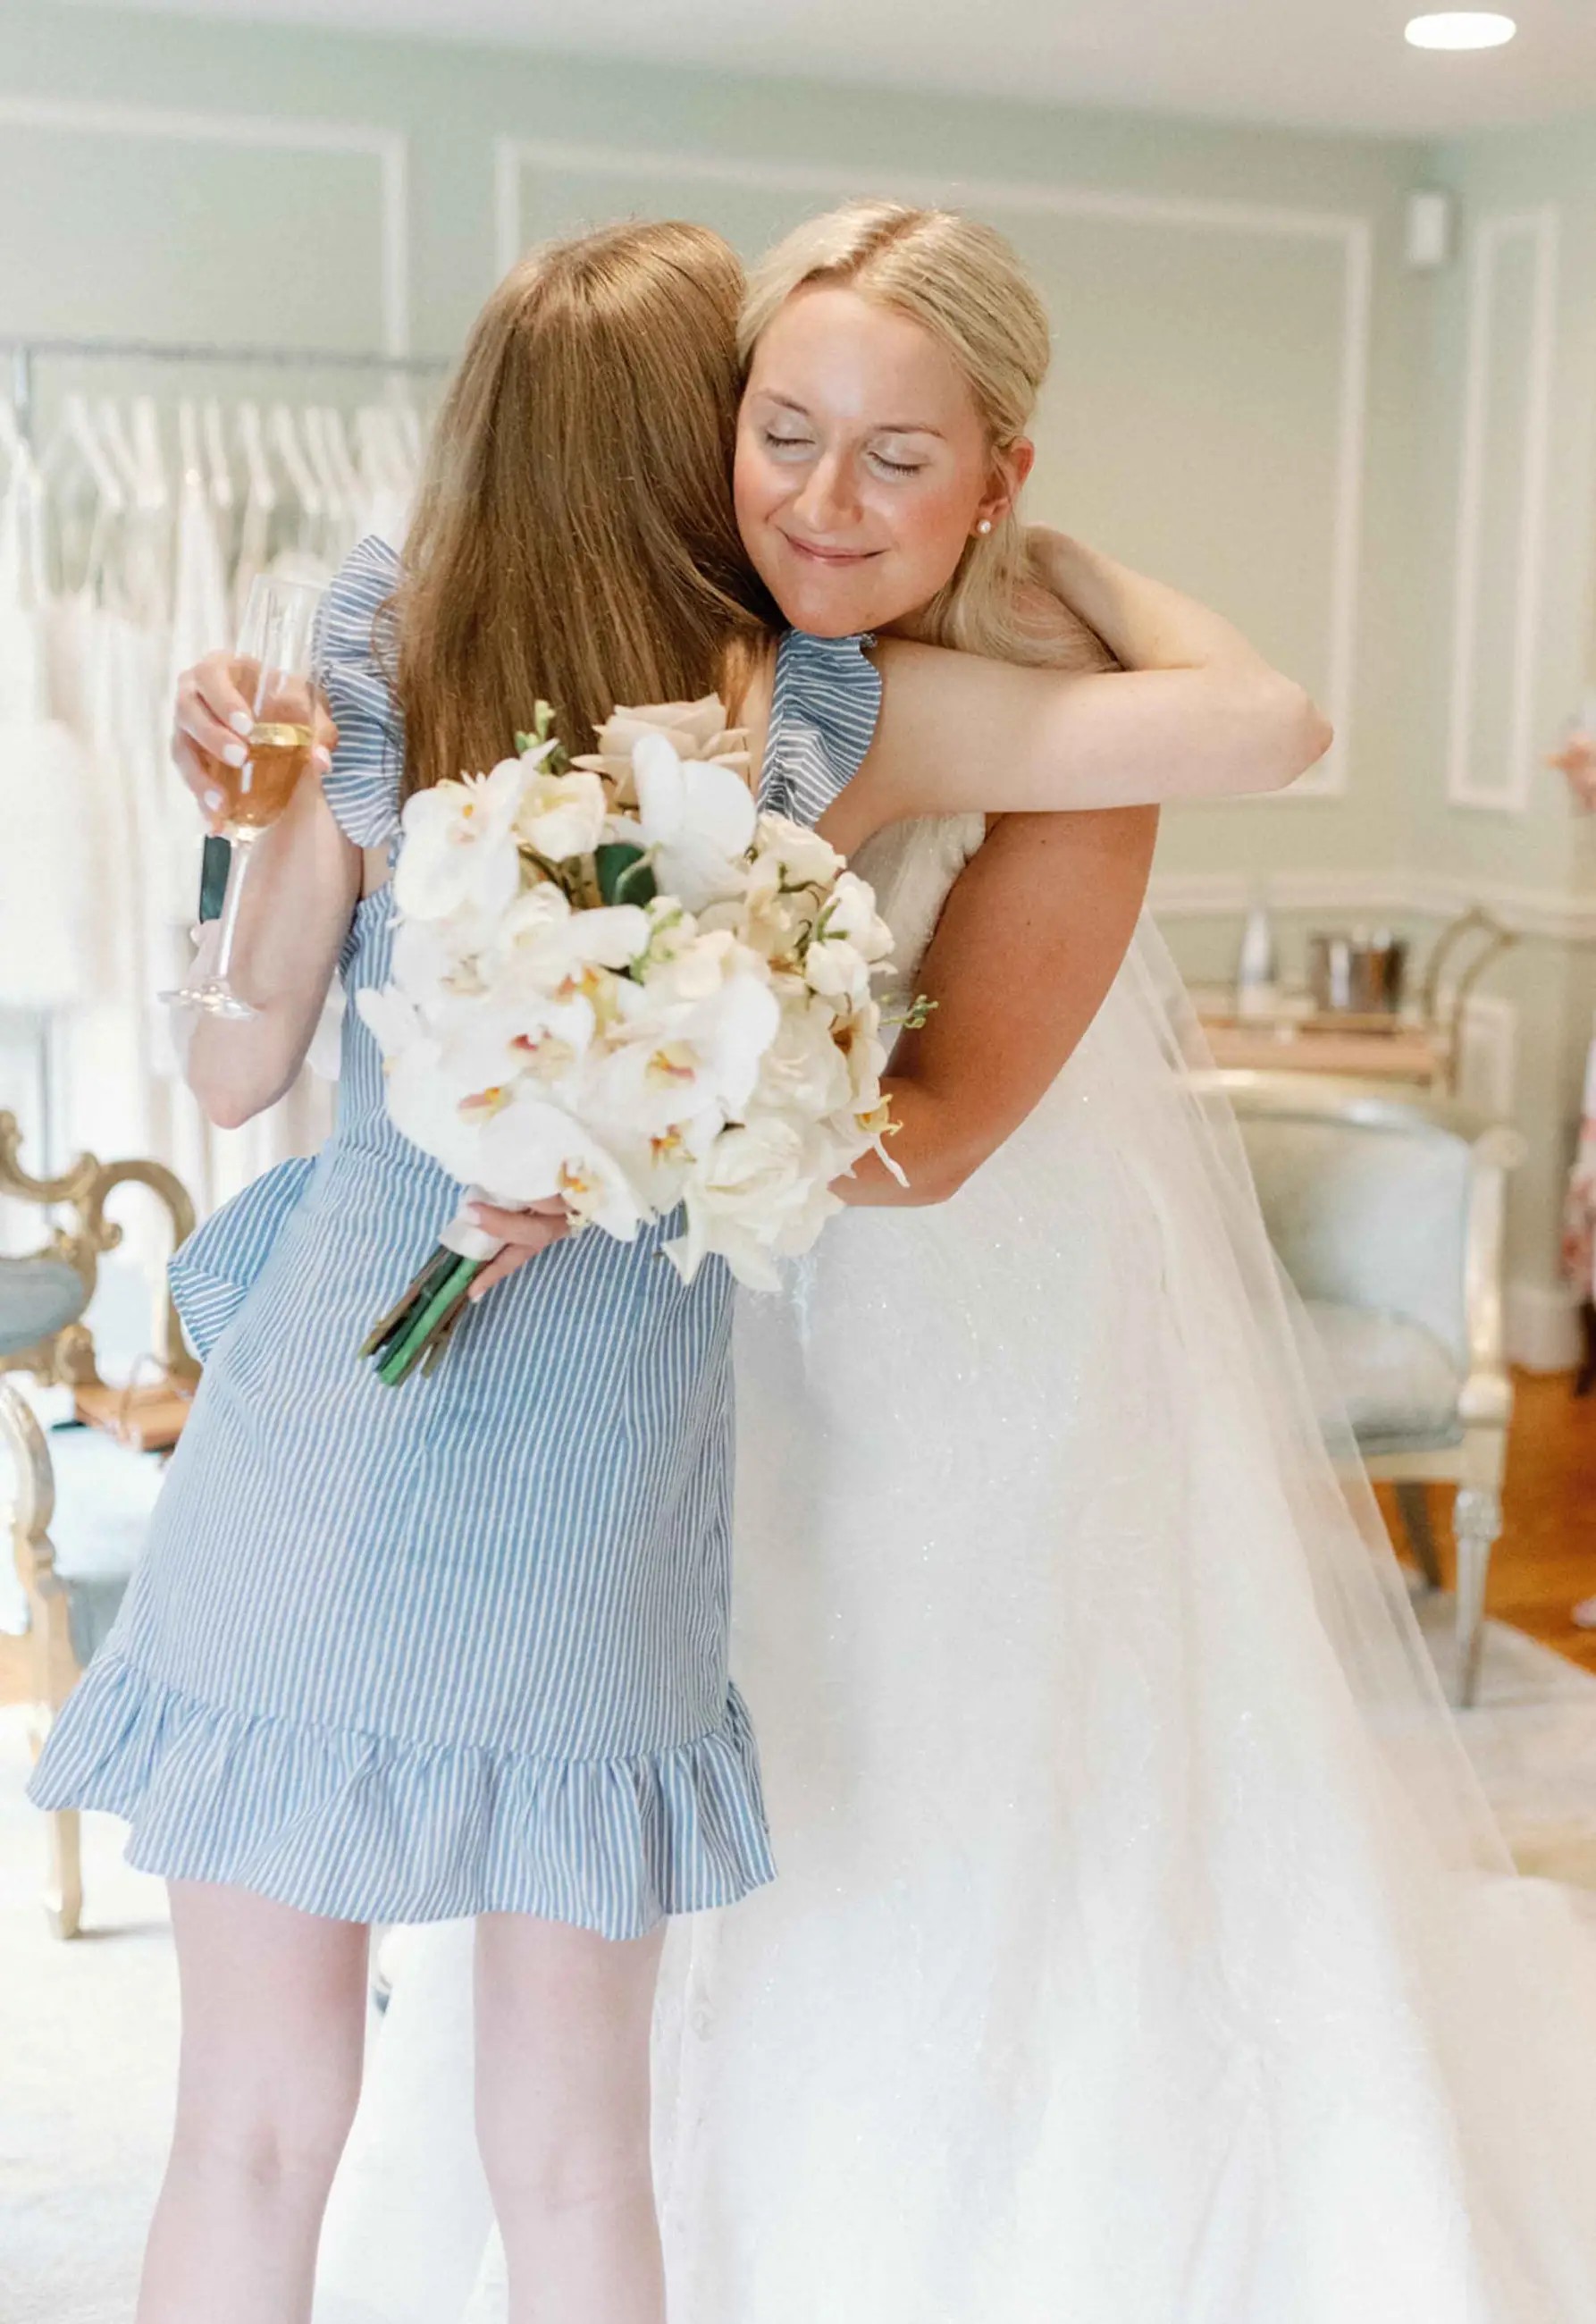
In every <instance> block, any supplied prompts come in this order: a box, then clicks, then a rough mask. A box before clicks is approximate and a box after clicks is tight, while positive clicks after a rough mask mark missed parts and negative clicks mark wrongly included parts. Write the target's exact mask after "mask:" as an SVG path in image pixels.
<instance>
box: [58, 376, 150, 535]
mask: <svg viewBox="0 0 1596 2324" xmlns="http://www.w3.org/2000/svg"><path fill="white" fill-rule="evenodd" d="M63 444H69V445H70V446H71V447H72V449H73V450H74V451H75V452H76V453H77V454H78V458H79V459H80V460H81V461H82V462H83V465H84V466H85V467H86V468H87V470H88V473H89V475H90V476H91V477H92V478H93V479H94V487H95V490H96V493H98V494H99V496H100V500H101V502H102V503H103V505H104V506H105V508H107V509H109V510H110V512H111V513H112V514H113V515H114V516H122V515H124V513H125V512H126V509H127V497H128V496H127V493H126V491H125V489H124V484H123V480H122V477H121V475H120V474H119V472H118V470H117V466H116V464H115V461H114V460H113V458H112V457H111V455H110V453H109V452H108V451H107V450H106V448H105V443H104V442H103V440H102V438H101V436H100V432H99V429H97V428H96V425H95V422H94V418H93V415H92V413H91V412H90V410H89V408H88V398H87V396H86V395H85V394H84V393H83V392H82V391H81V389H78V388H73V389H72V390H71V391H70V392H69V393H68V394H67V395H66V396H65V397H63V399H62V401H61V423H60V433H59V434H58V435H57V436H56V437H55V438H54V439H53V440H52V441H51V443H50V446H49V447H48V448H47V449H46V451H45V454H44V457H43V459H42V461H41V464H40V465H41V468H42V469H46V470H48V469H52V468H54V467H55V466H56V465H57V461H58V458H59V456H60V447H61V446H62V445H63Z"/></svg>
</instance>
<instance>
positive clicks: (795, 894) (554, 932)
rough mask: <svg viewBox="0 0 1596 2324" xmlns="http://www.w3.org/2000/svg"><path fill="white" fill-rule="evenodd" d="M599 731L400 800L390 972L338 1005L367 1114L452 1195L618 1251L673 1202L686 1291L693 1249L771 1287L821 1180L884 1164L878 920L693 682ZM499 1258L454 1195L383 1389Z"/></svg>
mask: <svg viewBox="0 0 1596 2324" xmlns="http://www.w3.org/2000/svg"><path fill="white" fill-rule="evenodd" d="M598 741H599V747H598V750H597V751H596V752H592V753H590V754H588V755H587V756H584V757H581V758H577V759H572V758H570V757H569V756H568V755H567V753H566V752H565V750H564V746H563V745H562V743H561V742H560V741H559V740H558V738H557V736H556V735H555V733H554V714H553V713H552V712H551V711H550V710H549V708H548V706H547V705H546V704H542V703H540V704H539V705H538V706H537V721H536V726H535V731H534V732H533V733H531V734H522V735H518V737H517V748H518V756H517V757H515V758H510V759H506V760H503V761H501V762H500V764H499V765H498V766H496V767H495V768H494V769H493V770H492V771H491V773H490V774H486V775H482V776H466V777H464V778H463V779H462V780H460V781H459V782H442V783H438V784H436V785H435V786H434V787H432V788H429V789H427V790H424V791H419V792H417V794H416V795H415V796H414V797H413V798H411V799H410V800H409V802H408V805H407V806H406V808H405V811H404V819H403V820H404V844H403V846H402V848H401V850H400V853H399V862H398V866H397V868H396V871H395V873H394V902H395V907H396V918H397V925H396V927H395V933H394V945H393V955H392V969H391V978H390V982H389V983H388V984H387V985H385V986H384V987H383V988H382V989H381V991H375V990H373V991H363V992H362V993H361V994H360V996H359V1000H358V1003H357V1005H358V1007H359V1009H360V1011H361V1014H362V1017H363V1018H364V1019H365V1021H366V1023H367V1024H368V1025H369V1026H370V1027H371V1030H372V1032H373V1033H374V1034H375V1035H376V1037H377V1040H378V1044H379V1046H380V1047H381V1050H382V1053H383V1057H384V1061H385V1073H386V1091H387V1103H388V1111H389V1114H390V1119H391V1120H392V1121H393V1122H394V1124H395V1126H396V1127H397V1128H398V1129H399V1130H400V1131H402V1132H403V1134H404V1135H405V1136H406V1137H407V1138H408V1139H410V1140H411V1141H412V1142H413V1143H414V1144H415V1145H417V1146H418V1147H419V1148H421V1149H422V1150H423V1151H424V1152H425V1153H427V1154H429V1155H430V1156H431V1157H433V1159H434V1160H435V1161H436V1162H438V1163H440V1164H441V1165H442V1167H444V1169H445V1171H447V1172H448V1174H449V1176H451V1177H453V1178H454V1179H457V1180H459V1181H460V1182H461V1183H462V1184H463V1185H464V1186H465V1187H466V1188H467V1189H468V1199H470V1200H474V1201H479V1202H487V1203H491V1204H493V1205H496V1206H498V1207H501V1208H508V1209H514V1208H516V1207H518V1206H520V1205H524V1204H526V1203H534V1202H541V1201H544V1200H546V1199H547V1198H549V1197H560V1196H563V1197H564V1202H565V1204H566V1207H567V1210H568V1212H569V1213H570V1215H571V1219H572V1222H573V1227H574V1228H577V1229H584V1228H596V1229H598V1230H600V1231H602V1232H604V1233H606V1234H610V1235H614V1236H616V1237H617V1238H619V1240H622V1241H630V1240H633V1239H634V1238H635V1237H636V1236H637V1232H638V1231H639V1229H640V1228H641V1227H642V1226H643V1225H644V1224H645V1222H652V1221H656V1220H660V1219H663V1218H665V1217H667V1216H669V1215H670V1214H671V1213H674V1212H675V1211H677V1210H680V1211H681V1213H682V1214H683V1231H682V1232H681V1234H680V1235H679V1236H677V1237H676V1238H675V1239H674V1240H672V1241H670V1242H667V1243H666V1244H665V1246H664V1248H665V1253H666V1255H667V1256H668V1257H669V1258H670V1259H672V1260H673V1261H674V1264H675V1265H676V1267H677V1268H679V1269H680V1271H681V1273H682V1275H683V1278H684V1279H685V1280H687V1281H689V1282H691V1280H692V1279H693V1275H694V1274H695V1273H696V1271H697V1269H698V1268H699V1267H700V1265H701V1264H702V1261H703V1260H704V1259H705V1258H706V1257H708V1256H709V1255H710V1254H711V1253H714V1254H718V1255H719V1256H720V1258H722V1259H724V1260H725V1261H726V1262H727V1264H728V1265H729V1267H730V1268H731V1270H732V1272H733V1274H734V1275H736V1276H737V1277H738V1279H739V1280H740V1281H742V1282H744V1283H748V1284H751V1285H754V1286H757V1287H760V1288H769V1287H772V1286H775V1283H776V1280H777V1276H776V1270H775V1260H776V1259H777V1258H778V1257H781V1256H784V1255H790V1254H793V1253H796V1252H799V1251H803V1250H807V1249H808V1247H809V1246H810V1244H811V1243H812V1242H813V1240H814V1239H815V1237H816V1236H817V1235H818V1234H819V1232H820V1230H821V1226H822V1225H823V1224H824V1222H825V1221H826V1219H827V1218H828V1217H830V1214H831V1213H833V1212H834V1211H835V1210H837V1209H838V1208H839V1207H840V1204H839V1197H838V1196H837V1195H836V1194H834V1193H833V1192H832V1191H831V1184H832V1181H833V1180H834V1179H835V1178H837V1177H839V1176H841V1175H843V1174H845V1173H846V1172H848V1171H849V1170H850V1169H851V1168H852V1167H853V1165H854V1164H855V1163H856V1162H857V1161H858V1158H859V1157H860V1156H861V1155H863V1154H865V1153H867V1152H868V1151H870V1150H872V1149H874V1150H875V1151H876V1152H877V1153H878V1154H880V1155H881V1156H882V1158H883V1159H884V1160H887V1157H886V1154H885V1147H884V1145H883V1142H882V1141H883V1139H884V1138H885V1136H886V1135H887V1134H888V1132H889V1131H890V1129H891V1127H892V1125H891V1121H890V1118H889V1111H888V1108H887V1106H886V1105H885V1103H884V1102H883V1098H882V1092H881V1073H882V1069H883V1067H884V1065H885V1058H886V1052H885V1047H884V1046H883V1043H882V1039H881V1029H882V1026H881V1011H880V1008H879V1005H878V1003H877V1002H876V999H875V998H874V995H873V991H872V985H873V982H874V980H875V979H876V976H877V975H878V974H880V973H883V972H884V971H885V967H886V964H887V961H888V956H889V954H890V952H891V948H892V937H891V933H890V931H889V930H888V928H887V927H886V926H885V923H884V922H883V921H882V919H881V918H880V917H879V915H878V914H877V912H876V899H875V897H874V895H873V893H872V891H871V890H870V889H869V888H868V886H867V884H866V883H865V882H864V881H862V880H859V879H858V878H856V877H855V876H854V874H853V873H852V872H850V871H848V870H847V869H846V867H845V865H844V863H843V860H842V858H841V857H840V856H839V855H838V854H837V853H836V852H835V851H834V850H833V849H832V848H830V847H829V846H828V845H827V844H826V843H825V841H824V840H822V839H821V838H819V837H818V836H817V835H815V833H813V832H812V831H809V830H807V829H805V828H804V827H803V825H799V824H795V823H793V822H791V821H789V820H788V819H787V818H786V817H785V816H777V815H767V814H761V813H760V812H759V811H758V809H757V807H756V804H755V801H754V798H753V795H752V791H751V788H750V785H749V775H748V751H747V747H746V738H745V737H744V736H743V735H742V734H740V733H733V732H729V731H728V730H727V726H726V713H725V709H724V707H723V705H721V704H720V702H719V701H718V700H716V699H715V698H714V697H712V696H711V697H709V698H706V699H705V700H704V701H702V702H697V703H691V704H680V705H666V706H665V707H663V708H659V709H648V710H617V711H616V712H615V713H614V714H613V715H612V716H611V718H610V720H609V722H608V724H606V725H605V727H604V728H603V729H602V731H601V733H600V735H599V738H598ZM912 1021H913V1019H912ZM888 1167H889V1168H890V1167H893V1166H892V1164H891V1163H890V1161H888ZM895 1175H898V1176H901V1173H896V1174H895ZM500 1247H501V1246H500V1244H499V1243H498V1242H497V1241H496V1240H494V1239H493V1238H492V1237H491V1236H489V1235H487V1234H486V1233H484V1231H482V1229H481V1228H479V1227H477V1226H475V1225H473V1224H472V1222H470V1220H469V1219H468V1218H467V1217H466V1216H465V1215H464V1213H463V1211H462V1213H461V1214H460V1215H458V1216H457V1217H456V1218H455V1219H454V1220H453V1221H452V1222H450V1223H449V1224H448V1225H447V1226H446V1227H445V1229H444V1231H443V1233H442V1236H441V1239H440V1241H439V1245H438V1248H437V1250H436V1251H435V1252H434V1254H433V1257H432V1258H431V1259H429V1260H428V1262H427V1266H426V1267H424V1268H422V1270H421V1271H420V1273H419V1274H418V1275H417V1277H416V1279H415V1281H414V1282H413V1283H412V1284H411V1285H410V1286H409V1288H408V1290H407V1291H406V1293H405V1295H404V1297H403V1298H402V1299H401V1300H400V1301H399V1304H398V1305H397V1306H395V1307H394V1308H393V1309H392V1310H391V1311H390V1314H387V1315H385V1316H384V1317H383V1318H382V1319H381V1322H380V1323H378V1324H377V1326H376V1328H375V1329H374V1330H373V1332H372V1333H371V1336H370V1338H369V1339H368V1340H367V1342H366V1344H365V1347H364V1348H363V1349H362V1355H366V1356H371V1357H372V1358H374V1360H375V1362H376V1367H377V1370H378V1374H379V1377H380V1378H381V1379H383V1380H385V1381H388V1382H389V1383H390V1384H393V1385H397V1384H398V1383H399V1381H401V1380H403V1379H407V1378H408V1376H409V1374H410V1372H411V1371H412V1370H413V1369H415V1367H416V1365H417V1363H420V1362H423V1361H425V1362H426V1364H427V1369H431V1368H432V1366H433V1364H435V1363H436V1361H437V1360H438V1358H439V1356H440V1355H441V1354H442V1352H443V1349H444V1347H445V1345H446V1344H447V1341H448V1337H449V1333H451V1331H452V1330H453V1328H454V1323H455V1322H456V1320H457V1319H458V1317H459V1315H460V1314H461V1312H462V1308H463V1303H464V1301H465V1298H466V1295H467V1293H468V1291H469V1289H470V1286H471V1284H472V1280H473V1278H474V1277H475V1276H476V1275H477V1274H478V1273H479V1272H480V1270H481V1268H482V1267H484V1266H485V1265H486V1264H487V1262H488V1260H489V1259H491V1257H492V1256H493V1255H494V1253H495V1252H496V1251H497V1250H499V1249H500Z"/></svg>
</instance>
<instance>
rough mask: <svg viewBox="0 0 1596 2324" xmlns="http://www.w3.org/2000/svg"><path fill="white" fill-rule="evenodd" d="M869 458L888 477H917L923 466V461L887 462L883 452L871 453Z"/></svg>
mask: <svg viewBox="0 0 1596 2324" xmlns="http://www.w3.org/2000/svg"><path fill="white" fill-rule="evenodd" d="M870 457H871V459H872V460H873V461H874V462H875V464H876V467H878V468H883V469H885V472H886V474H887V475H889V476H917V475H919V474H920V472H921V470H922V468H923V467H924V466H925V462H924V461H923V460H889V459H888V458H887V457H886V454H885V452H872V453H871V455H870Z"/></svg>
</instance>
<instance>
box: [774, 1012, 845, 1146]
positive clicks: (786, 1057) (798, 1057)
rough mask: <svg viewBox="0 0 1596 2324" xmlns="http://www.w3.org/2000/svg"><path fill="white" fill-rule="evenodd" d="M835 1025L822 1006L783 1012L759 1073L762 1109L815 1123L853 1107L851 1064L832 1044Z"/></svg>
mask: <svg viewBox="0 0 1596 2324" xmlns="http://www.w3.org/2000/svg"><path fill="white" fill-rule="evenodd" d="M834 1021H835V1020H834V1019H833V1017H832V1013H831V1010H830V1007H829V1006H828V1005H827V1003H826V1002H824V1001H813V1000H808V999H805V1000H803V1001H799V1002H797V1003H796V1005H795V1006H793V1007H789V1008H786V1009H784V1010H783V1011H782V1019H781V1025H780V1028H779V1029H778V1031H777V1033H776V1037H775V1040H774V1041H773V1042H772V1043H771V1045H770V1047H769V1048H768V1049H767V1050H766V1053H765V1056H764V1058H763V1060H762V1062H761V1064H760V1067H759V1080H758V1084H757V1101H758V1102H759V1103H760V1104H761V1105H762V1106H768V1107H770V1108H773V1109H774V1110H775V1111H778V1112H787V1113H792V1114H797V1115H801V1116H803V1117H806V1118H809V1119H818V1118H819V1117H820V1116H821V1115H823V1114H828V1113H835V1112H837V1111H839V1110H840V1109H841V1108H842V1107H844V1106H846V1105H848V1103H849V1102H851V1099H852V1095H853V1091H852V1084H851V1082H850V1079H849V1075H848V1059H847V1057H846V1056H845V1055H844V1052H843V1050H842V1049H841V1048H840V1047H839V1046H838V1044H837V1041H836V1040H835V1038H834V1037H833V1025H834Z"/></svg>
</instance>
